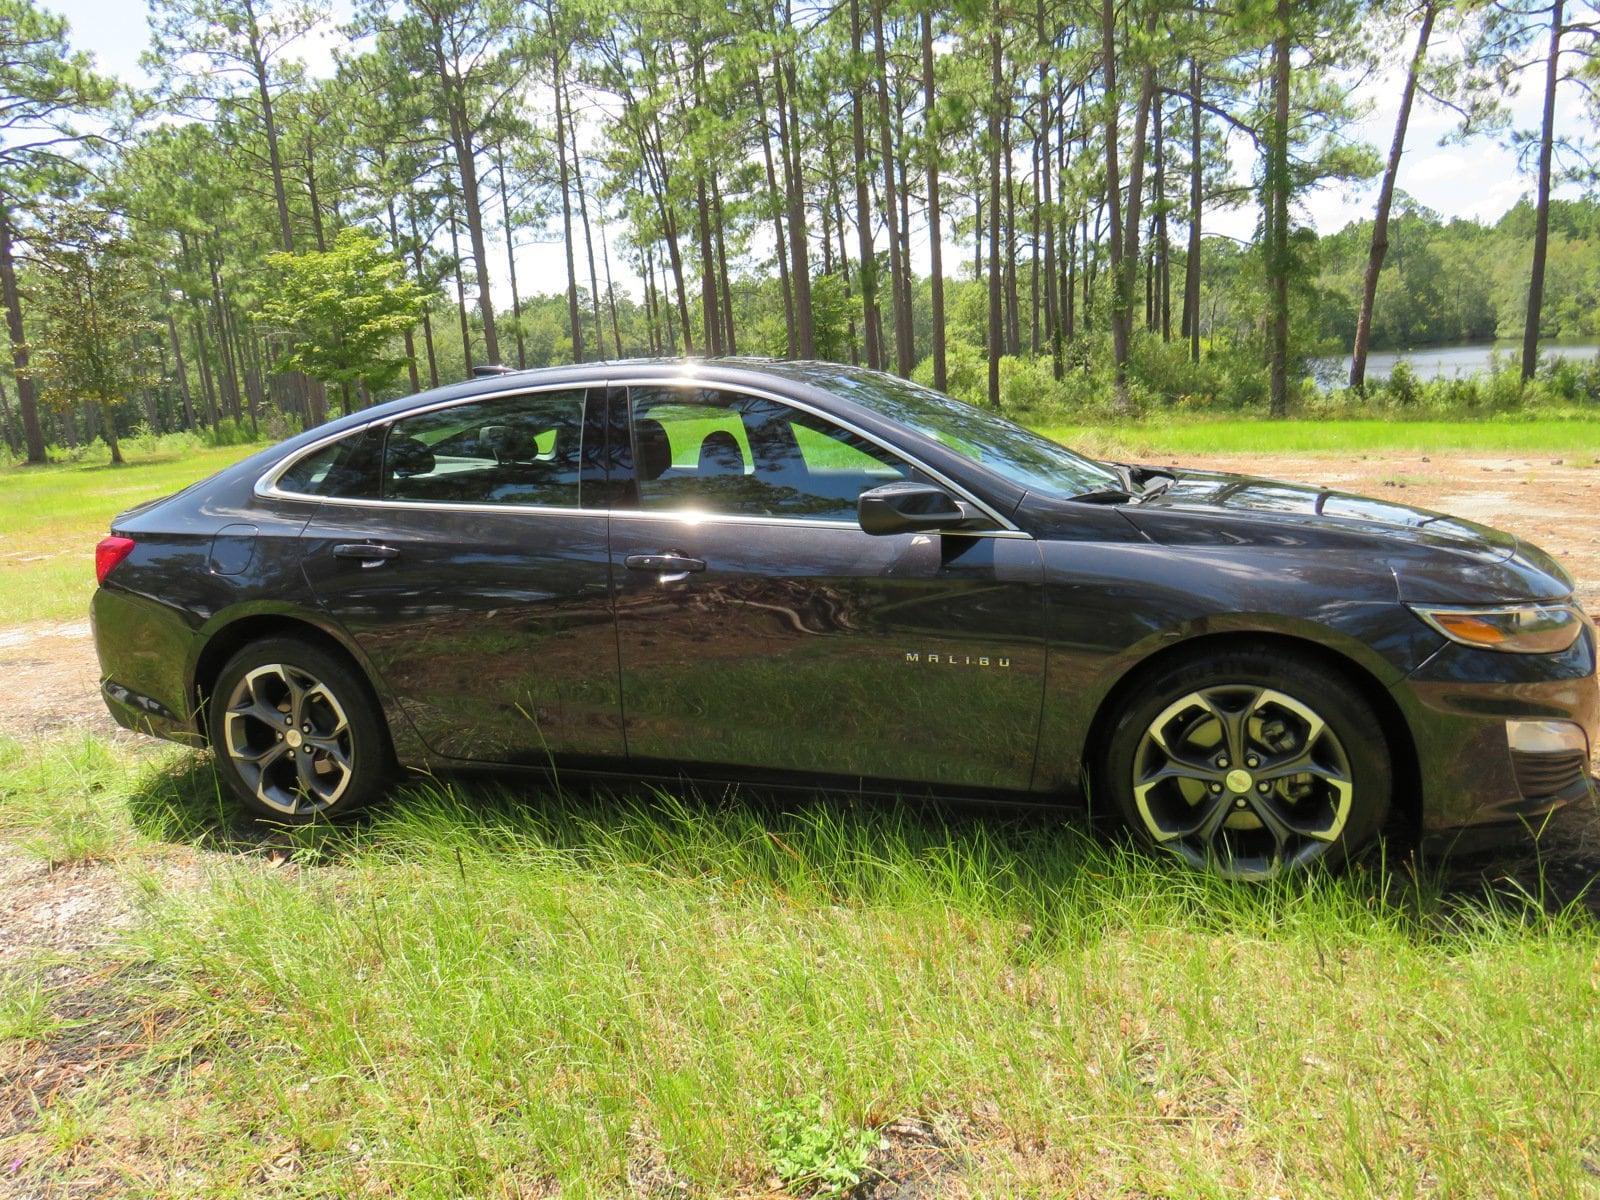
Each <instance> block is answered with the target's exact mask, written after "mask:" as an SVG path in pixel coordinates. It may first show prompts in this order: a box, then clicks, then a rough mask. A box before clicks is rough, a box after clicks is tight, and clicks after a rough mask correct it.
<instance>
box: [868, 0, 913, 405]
mask: <svg viewBox="0 0 1600 1200" xmlns="http://www.w3.org/2000/svg"><path fill="white" fill-rule="evenodd" d="M872 56H873V62H874V63H875V64H876V67H877V71H876V74H877V79H876V88H875V90H876V91H877V93H878V155H879V157H880V158H881V159H882V160H883V215H884V220H885V222H887V225H888V234H889V283H890V289H889V291H890V296H891V303H892V304H893V309H894V359H895V369H896V371H897V372H898V373H899V374H900V375H902V376H903V377H905V378H907V379H909V378H910V377H911V367H912V365H913V357H914V355H915V352H916V347H915V345H914V343H913V341H912V331H911V297H910V296H909V295H908V294H907V293H908V291H909V289H908V288H907V286H906V269H905V264H904V263H903V262H902V260H901V250H902V246H901V242H900V210H899V196H898V194H897V193H898V189H897V188H896V186H895V177H894V165H895V164H894V139H893V137H892V136H891V135H890V126H889V65H888V52H887V50H886V49H885V47H884V38H883V0H873V3H872Z"/></svg>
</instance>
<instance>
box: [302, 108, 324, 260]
mask: <svg viewBox="0 0 1600 1200" xmlns="http://www.w3.org/2000/svg"><path fill="white" fill-rule="evenodd" d="M306 200H307V202H308V203H309V204H310V205H311V234H312V236H313V237H314V238H315V239H316V242H317V253H318V254H326V253H327V252H328V242H327V239H326V237H325V236H324V234H323V230H322V205H321V203H320V202H319V201H318V200H317V157H316V150H315V148H314V147H313V146H312V144H311V135H310V134H309V133H308V134H306Z"/></svg>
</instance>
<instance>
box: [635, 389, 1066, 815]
mask: <svg viewBox="0 0 1600 1200" xmlns="http://www.w3.org/2000/svg"><path fill="white" fill-rule="evenodd" d="M619 395H620V393H619ZM619 402H620V401H619ZM627 405H628V409H629V416H630V422H631V428H632V471H633V476H634V479H633V484H634V486H633V487H632V488H631V489H622V491H621V493H620V494H619V507H617V508H615V509H613V512H612V524H611V547H612V549H611V554H612V566H613V575H614V578H615V580H616V586H617V602H616V603H617V638H618V654H619V658H620V662H621V676H622V700H623V710H624V714H625V728H626V732H627V747H628V753H629V756H630V758H631V759H633V760H634V761H635V762H636V763H638V764H640V765H641V767H646V766H648V765H650V764H659V765H666V764H668V763H678V762H689V763H695V764H699V765H701V766H703V767H706V768H711V769H719V768H729V769H736V770H738V771H739V772H741V773H744V772H749V771H761V772H770V773H772V774H773V775H774V776H775V777H777V778H780V779H785V780H800V779H801V778H802V777H804V776H807V775H813V774H815V775H825V776H833V777H835V778H838V777H845V778H848V779H856V780H908V781H921V782H925V783H929V784H937V785H943V786H946V787H963V788H974V789H982V788H1006V789H1018V790H1021V789H1025V788H1027V787H1028V785H1029V782H1030V778H1031V774H1032V770H1033V762H1034V754H1035V749H1036V743H1037V740H1038V730H1039V708H1040V702H1041V695H1042V688H1043V681H1044V668H1045V646H1044V638H1043V628H1042V626H1043V621H1042V611H1043V600H1042V587H1041V583H1042V575H1043V572H1042V567H1041V563H1040V558H1039V553H1038V549H1037V547H1036V545H1035V544H1034V542H1033V541H1032V540H1031V539H1030V538H1028V537H1026V536H1024V535H1021V534H1018V533H1015V532H1011V531H1000V530H997V531H994V532H992V533H976V534H942V535H941V534H937V533H934V534H900V535H890V536H873V535H869V534H867V533H864V532H862V530H861V528H860V527H859V525H857V523H856V516H855V510H856V500H857V497H858V496H859V494H860V493H861V491H862V490H864V489H866V488H870V487H875V486H878V485H879V484H882V483H887V482H890V481H893V480H898V479H912V478H925V477H924V476H922V475H921V474H920V473H919V472H918V471H917V470H916V468H914V467H913V466H912V465H911V464H909V463H907V462H905V461H903V460H902V459H900V458H898V457H897V456H895V455H894V454H892V453H890V452H889V451H887V450H885V449H884V448H883V447H881V446H879V445H877V444H875V443H874V442H872V441H870V440H868V439H867V438H865V437H863V436H861V435H860V434H858V433H855V432H854V431H851V430H849V429H846V428H844V427H841V426H839V425H837V424H835V423H833V422H831V421H829V420H828V419H825V418H823V417H820V416H818V415H816V414H814V413H811V412H809V411H806V410H804V409H802V408H799V407H795V406H792V405H790V404H787V403H785V402H782V401H779V400H776V399H773V398H769V397H765V396H759V395H754V394H749V393H744V392H740V391H737V390H730V389H725V388H724V389H704V388H695V387H686V386H679V385H662V386H646V387H641V386H635V387H633V388H631V389H630V390H629V392H628V393H627ZM626 457H627V456H626V455H624V456H622V459H623V462H624V465H626ZM630 493H631V494H630Z"/></svg>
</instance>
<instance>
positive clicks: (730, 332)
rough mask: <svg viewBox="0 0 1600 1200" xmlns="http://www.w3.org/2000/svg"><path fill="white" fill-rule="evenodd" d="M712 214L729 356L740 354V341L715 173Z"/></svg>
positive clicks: (720, 197) (723, 335) (725, 226)
mask: <svg viewBox="0 0 1600 1200" xmlns="http://www.w3.org/2000/svg"><path fill="white" fill-rule="evenodd" d="M711 213H712V216H713V217H714V218H715V221H716V226H715V228H714V229H713V230H712V234H713V240H714V241H715V242H716V248H717V286H718V288H719V290H720V291H721V293H722V340H723V346H722V348H723V351H724V352H725V353H727V354H738V353H739V341H738V338H737V336H736V335H735V333H734V329H733V287H732V285H731V284H730V283H729V282H728V239H727V229H728V223H727V221H725V220H724V219H723V216H722V189H721V188H719V187H718V186H717V175H716V172H715V171H713V172H712V173H711Z"/></svg>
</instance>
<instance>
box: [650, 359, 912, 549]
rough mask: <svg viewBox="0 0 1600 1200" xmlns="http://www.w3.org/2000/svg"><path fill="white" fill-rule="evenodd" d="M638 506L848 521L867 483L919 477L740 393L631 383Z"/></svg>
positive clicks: (823, 423) (812, 421)
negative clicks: (641, 385)
mask: <svg viewBox="0 0 1600 1200" xmlns="http://www.w3.org/2000/svg"><path fill="white" fill-rule="evenodd" d="M631 404H632V412H633V444H634V462H635V464H636V468H637V470H636V473H637V477H638V481H639V504H640V507H642V508H645V509H654V510H662V509H666V510H678V509H688V510H696V511H700V512H708V513H721V514H727V515H737V516H758V517H760V516H765V517H814V518H817V519H819V520H851V519H853V518H854V516H855V511H856V500H857V498H858V497H859V496H860V495H861V493H862V492H863V491H866V490H867V489H868V488H874V487H879V486H881V485H882V484H885V483H894V482H896V481H897V480H904V479H912V478H919V479H920V478H922V477H921V476H920V475H919V474H918V473H916V472H914V471H913V470H912V469H911V468H910V467H909V466H907V465H906V464H905V463H904V462H902V461H900V460H899V459H898V458H896V457H895V456H894V455H892V454H890V453H889V452H888V451H886V450H884V449H882V448H881V447H879V446H877V445H875V444H873V443H872V442H869V441H867V440H866V439H865V438H863V437H861V436H860V435H859V434H855V433H852V432H850V431H849V430H846V429H842V428H840V427H839V426H837V425H834V424H832V423H831V422H829V421H827V420H824V419H823V418H821V417H816V416H813V415H812V414H810V413H807V412H802V411H801V410H799V409H794V408H790V407H788V406H787V405H784V404H780V403H778V402H777V401H775V400H768V399H765V398H763V397H758V396H747V395H743V394H740V393H737V392H723V391H711V390H696V389H684V388H665V387H663V388H635V389H633V392H632V396H631Z"/></svg>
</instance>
